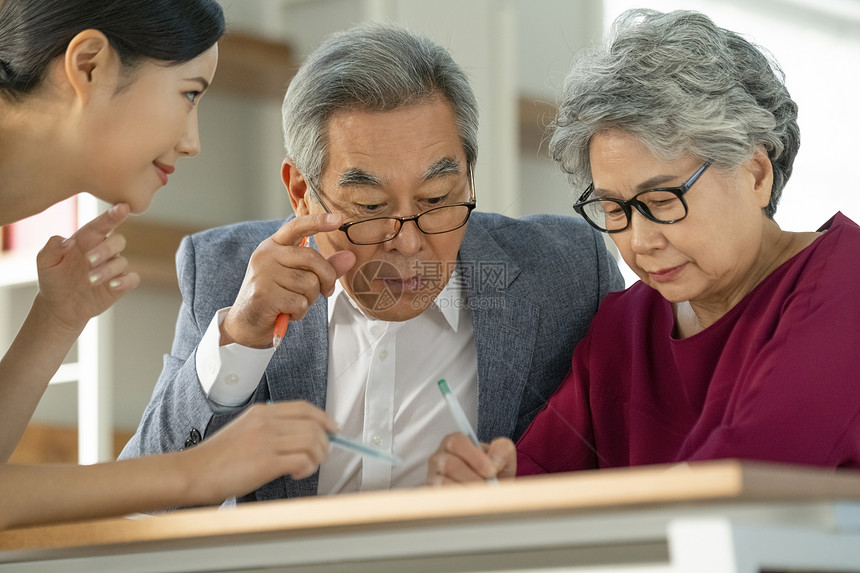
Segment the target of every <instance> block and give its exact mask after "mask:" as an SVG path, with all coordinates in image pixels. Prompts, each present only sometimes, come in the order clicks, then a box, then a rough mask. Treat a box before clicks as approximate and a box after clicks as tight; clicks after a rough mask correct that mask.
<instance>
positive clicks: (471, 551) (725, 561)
mask: <svg viewBox="0 0 860 573" xmlns="http://www.w3.org/2000/svg"><path fill="white" fill-rule="evenodd" d="M780 569H781V570H788V569H793V570H811V569H814V570H816V571H854V572H860V473H858V472H833V471H828V470H818V469H807V468H797V467H786V466H773V465H765V464H750V463H740V462H736V461H731V460H729V461H720V462H708V463H701V464H690V465H680V466H652V467H644V468H636V469H623V470H602V471H597V472H580V473H576V474H565V475H556V476H546V477H541V478H531V479H521V480H516V481H513V482H508V483H503V484H500V485H498V486H493V485H485V484H475V485H470V486H456V487H447V488H442V489H430V488H420V489H415V490H399V491H394V492H378V493H366V494H359V495H344V496H338V497H326V498H310V499H299V500H284V501H277V502H267V503H257V504H249V505H245V506H240V507H239V508H237V509H234V510H227V511H218V510H215V509H196V510H185V511H179V512H174V513H170V514H165V515H161V516H155V517H145V518H141V519H128V518H116V519H106V520H97V521H89V522H80V523H71V524H59V525H49V526H43V527H27V528H19V529H12V530H8V531H6V532H3V533H0V571H4V572H5V571H16V572H17V571H21V572H35V571H39V572H54V571H56V572H60V571H62V572H64V573H65V572H70V571H110V572H129V573H130V572H138V573H139V572H155V571H157V572H166V571H170V572H179V571H184V572H188V571H207V572H212V571H267V572H273V571H307V572H313V573H321V572H333V571H349V572H351V573H362V572H365V571H367V572H370V571H373V572H395V571H396V572H402V571H406V572H408V573H421V572H425V571H445V572H471V571H475V572H477V571H521V572H524V571H575V572H580V573H584V572H597V571H603V572H606V571H625V572H627V571H629V572H632V571H640V572H646V571H647V572H652V573H653V572H658V571H659V572H670V571H671V572H674V573H681V572H689V573H752V572H754V571H759V570H762V571H771V570H780Z"/></svg>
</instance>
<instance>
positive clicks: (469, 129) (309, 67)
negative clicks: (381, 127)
mask: <svg viewBox="0 0 860 573" xmlns="http://www.w3.org/2000/svg"><path fill="white" fill-rule="evenodd" d="M439 96H442V97H444V98H445V99H446V100H447V101H448V103H450V105H451V107H452V109H453V112H454V117H455V119H456V121H457V124H458V127H459V131H460V140H461V143H462V144H463V150H464V151H465V154H466V161H467V162H468V163H469V164H470V165H472V164H474V162H475V160H476V159H477V156H478V104H477V102H476V101H475V95H474V93H473V92H472V88H471V86H470V85H469V81H468V79H467V78H466V75H465V73H463V70H462V69H461V68H460V66H458V65H457V64H456V63H455V62H454V60H453V58H451V55H450V54H449V53H448V52H447V51H446V50H445V49H444V48H442V47H441V46H439V45H437V44H435V43H434V42H432V41H431V40H429V39H427V38H424V37H420V36H417V35H415V34H413V33H412V32H410V31H408V30H405V29H403V28H399V27H396V26H393V25H384V24H375V23H371V24H362V25H359V26H356V27H354V28H351V29H349V30H347V31H345V32H339V33H336V34H333V35H331V36H329V37H328V38H327V39H326V40H325V42H323V44H322V45H321V46H320V47H319V48H317V49H316V50H315V51H314V52H313V53H312V54H311V55H310V56H309V57H308V59H307V60H306V61H305V63H304V64H303V65H302V67H301V68H300V69H299V71H298V73H297V74H296V76H295V78H293V80H292V82H290V87H289V88H288V89H287V94H286V96H285V97H284V105H283V107H282V114H283V122H284V146H285V147H286V151H287V157H288V158H289V159H291V160H292V161H293V162H294V163H295V165H296V168H297V169H298V170H299V171H300V172H301V173H302V174H303V175H304V176H305V177H308V178H310V179H311V180H319V178H320V176H321V174H322V171H323V168H324V166H325V162H326V160H327V157H328V139H327V122H328V120H329V118H330V117H331V115H332V114H333V113H335V112H337V111H341V110H361V111H390V110H394V109H397V108H400V107H404V106H409V105H415V104H421V103H424V102H427V101H428V100H431V99H433V98H434V97H439Z"/></svg>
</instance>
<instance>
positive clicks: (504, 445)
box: [427, 433, 517, 486]
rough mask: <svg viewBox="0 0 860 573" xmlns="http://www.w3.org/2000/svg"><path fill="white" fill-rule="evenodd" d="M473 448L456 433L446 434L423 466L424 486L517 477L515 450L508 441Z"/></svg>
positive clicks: (470, 443) (499, 440)
mask: <svg viewBox="0 0 860 573" xmlns="http://www.w3.org/2000/svg"><path fill="white" fill-rule="evenodd" d="M481 446H482V447H481V448H477V447H475V446H474V445H473V444H472V442H471V440H469V438H467V437H466V436H465V435H463V434H460V433H455V434H448V435H447V436H445V439H443V440H442V444H441V445H440V446H439V449H438V450H436V452H435V453H434V454H433V455H432V456H430V460H429V462H428V463H427V485H433V486H438V485H444V484H449V483H466V482H472V481H483V480H486V479H488V478H492V477H498V478H501V479H504V478H512V477H514V476H515V475H516V474H517V450H516V447H515V446H514V443H513V442H512V441H511V440H509V439H508V438H496V439H495V440H493V441H492V443H490V444H481Z"/></svg>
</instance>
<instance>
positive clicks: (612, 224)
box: [573, 161, 711, 233]
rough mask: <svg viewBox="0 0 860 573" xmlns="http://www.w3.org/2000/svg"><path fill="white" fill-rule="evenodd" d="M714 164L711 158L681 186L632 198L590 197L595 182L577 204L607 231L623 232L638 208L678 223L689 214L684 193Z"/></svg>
mask: <svg viewBox="0 0 860 573" xmlns="http://www.w3.org/2000/svg"><path fill="white" fill-rule="evenodd" d="M710 165H711V162H710V161H705V163H704V164H703V165H702V166H701V167H699V170H698V171H696V172H695V173H693V176H692V177H690V178H689V179H687V181H686V182H685V183H684V184H683V185H681V186H680V187H664V188H660V189H647V190H645V191H642V192H641V193H637V194H636V195H634V196H633V197H632V198H630V199H628V200H626V201H624V200H623V199H589V198H588V197H589V196H590V195H591V193H592V192H593V191H594V183H592V184H591V185H589V186H588V189H586V190H585V193H583V194H582V195H581V196H580V197H579V200H577V202H576V203H574V205H573V209H574V211H576V212H577V213H579V214H580V215H582V217H583V218H584V219H585V220H586V221H588V222H589V223H590V224H591V226H592V227H594V228H595V229H597V230H598V231H602V232H604V233H620V232H621V231H624V230H625V229H627V227H629V226H630V218H631V217H632V216H633V208H635V209H636V210H637V211H639V213H641V214H642V216H643V217H645V218H646V219H648V220H649V221H654V222H655V223H661V224H663V225H670V224H672V223H677V222H678V221H681V220H683V219H684V217H686V216H687V212H688V208H687V202H686V201H685V200H684V194H685V193H687V191H689V190H690V187H692V186H693V184H694V183H695V182H696V181H697V180H698V179H699V177H701V176H702V173H704V172H705V170H706V169H707V168H708V167H709V166H710Z"/></svg>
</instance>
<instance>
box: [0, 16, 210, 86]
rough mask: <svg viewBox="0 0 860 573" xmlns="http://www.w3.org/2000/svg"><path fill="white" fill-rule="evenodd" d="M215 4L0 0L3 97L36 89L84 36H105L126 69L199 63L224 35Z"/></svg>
mask: <svg viewBox="0 0 860 573" xmlns="http://www.w3.org/2000/svg"><path fill="white" fill-rule="evenodd" d="M224 28H225V25H224V13H223V11H222V10H221V6H220V5H219V4H218V2H216V1H215V0H0V93H6V94H7V95H9V96H12V97H21V96H24V95H26V94H28V93H30V92H32V91H33V90H34V89H36V88H37V87H38V86H39V85H40V84H41V83H42V80H43V79H44V77H45V73H46V71H47V69H48V65H49V64H50V63H51V61H52V60H53V59H54V58H56V57H57V56H60V55H61V54H63V53H64V52H65V51H66V47H67V46H68V44H69V42H70V41H71V40H72V38H74V37H75V36H76V35H77V34H78V33H79V32H82V31H83V30H88V29H95V30H99V31H101V32H102V33H103V34H104V35H105V36H107V38H108V40H109V41H110V43H111V46H113V48H114V49H115V50H116V51H117V53H118V54H119V57H120V59H121V61H122V63H123V65H124V66H127V67H128V66H133V65H134V64H136V63H137V62H139V61H140V60H141V59H143V58H151V59H155V60H162V61H166V62H171V63H183V62H187V61H189V60H192V59H194V58H195V57H197V56H199V55H200V54H202V53H203V52H205V51H206V50H207V49H209V48H210V47H212V45H213V44H215V42H217V41H218V39H219V38H220V37H221V35H222V34H223V33H224Z"/></svg>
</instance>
